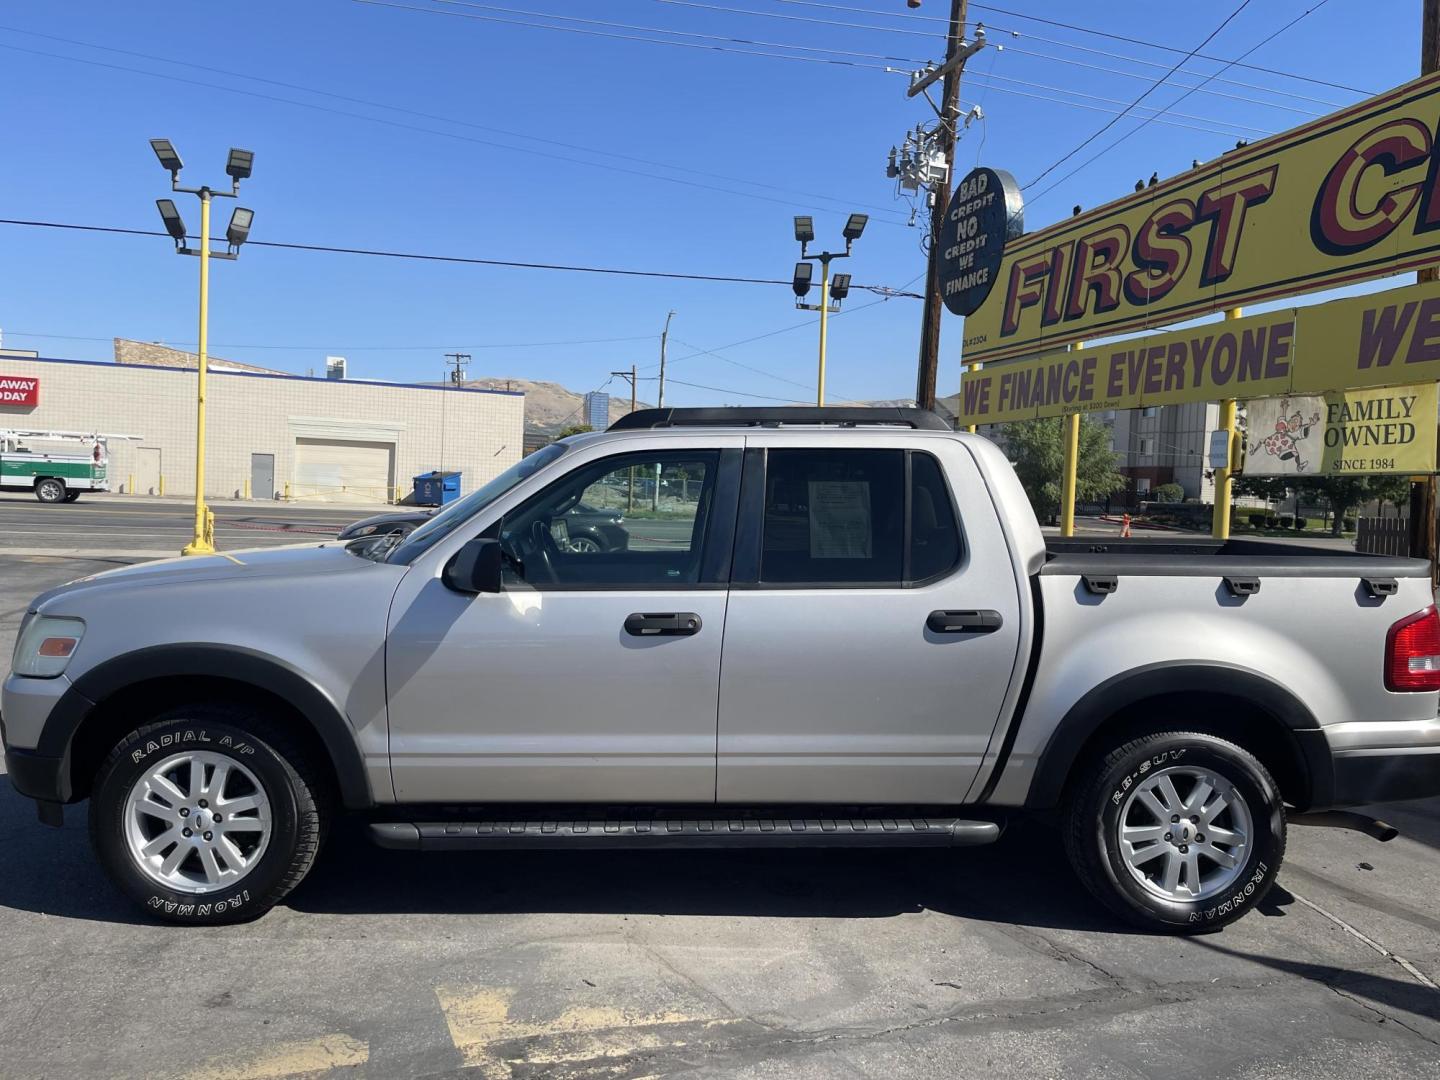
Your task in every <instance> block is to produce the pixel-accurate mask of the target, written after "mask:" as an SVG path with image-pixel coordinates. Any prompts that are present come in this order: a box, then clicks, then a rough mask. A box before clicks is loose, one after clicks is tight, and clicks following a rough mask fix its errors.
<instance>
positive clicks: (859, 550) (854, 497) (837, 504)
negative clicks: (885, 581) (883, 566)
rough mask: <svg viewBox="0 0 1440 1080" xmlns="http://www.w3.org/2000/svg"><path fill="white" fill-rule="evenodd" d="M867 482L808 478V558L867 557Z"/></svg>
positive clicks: (868, 540) (868, 484) (869, 553)
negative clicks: (809, 479)
mask: <svg viewBox="0 0 1440 1080" xmlns="http://www.w3.org/2000/svg"><path fill="white" fill-rule="evenodd" d="M870 555H871V551H870V483H869V481H867V480H858V481H857V480H811V481H810V557H811V558H812V559H868V558H870Z"/></svg>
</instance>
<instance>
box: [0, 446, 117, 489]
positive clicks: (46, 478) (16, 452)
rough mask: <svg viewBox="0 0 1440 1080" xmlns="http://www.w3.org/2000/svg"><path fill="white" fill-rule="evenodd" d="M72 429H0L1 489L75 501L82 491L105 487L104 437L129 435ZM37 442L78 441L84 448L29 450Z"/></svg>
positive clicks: (107, 481)
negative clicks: (65, 451) (72, 451)
mask: <svg viewBox="0 0 1440 1080" xmlns="http://www.w3.org/2000/svg"><path fill="white" fill-rule="evenodd" d="M130 437H131V436H125V435H119V436H117V435H97V434H86V433H83V432H73V431H4V432H0V490H4V491H33V492H34V493H35V497H36V498H37V499H39V500H40V501H41V502H43V503H59V502H74V501H75V500H76V499H78V498H80V493H81V492H84V491H108V490H109V489H110V481H109V479H108V478H107V470H106V466H107V465H108V464H109V457H110V456H109V453H108V449H107V445H106V444H107V441H108V440H109V439H113V438H122V439H123V438H130ZM29 441H36V442H79V443H81V444H82V445H84V446H85V448H86V449H85V452H84V453H79V454H63V453H51V452H48V451H43V450H32V449H30V447H29V446H27V445H26V443H27V442H29Z"/></svg>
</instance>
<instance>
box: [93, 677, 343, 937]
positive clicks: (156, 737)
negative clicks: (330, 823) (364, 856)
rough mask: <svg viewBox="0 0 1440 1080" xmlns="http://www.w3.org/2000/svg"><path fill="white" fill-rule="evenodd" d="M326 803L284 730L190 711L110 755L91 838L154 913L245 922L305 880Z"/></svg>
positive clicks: (136, 734) (97, 791)
mask: <svg viewBox="0 0 1440 1080" xmlns="http://www.w3.org/2000/svg"><path fill="white" fill-rule="evenodd" d="M326 805H327V802H326V799H325V789H324V787H323V785H322V783H321V782H320V779H319V777H318V775H317V774H316V772H315V769H314V767H313V764H312V762H311V761H310V760H309V758H308V756H307V755H306V753H305V752H304V751H303V750H302V749H301V747H299V746H298V745H296V744H295V743H294V742H293V741H292V740H291V739H290V738H289V737H288V736H287V735H286V733H285V732H284V731H282V730H280V729H279V728H278V727H276V726H274V725H272V724H269V723H267V722H266V721H265V720H264V719H263V718H262V717H260V716H257V715H254V714H252V713H250V712H249V711H247V710H245V709H239V708H226V707H218V706H214V705H195V706H190V707H185V708H179V709H175V710H172V711H171V712H169V713H167V714H166V715H164V716H162V717H160V718H159V719H157V720H156V721H155V722H154V723H149V724H145V725H143V726H142V727H140V728H137V729H136V730H135V731H132V732H131V733H130V734H129V735H127V736H125V738H123V739H122V740H120V742H119V744H118V745H117V746H116V747H115V748H114V749H113V750H112V751H111V752H110V755H109V757H108V758H106V760H105V763H104V764H103V765H101V767H100V771H99V773H98V774H97V775H96V778H95V785H94V788H93V792H92V794H91V798H90V839H91V842H92V844H93V845H94V847H95V851H96V853H97V855H98V856H99V858H100V862H101V863H102V864H103V865H104V867H105V870H106V872H107V873H108V874H109V875H110V878H111V880H113V881H114V882H115V884H116V885H117V886H119V888H120V889H121V891H122V892H124V893H125V894H126V895H128V896H129V897H130V898H131V899H133V900H134V901H136V902H137V903H138V904H140V905H141V906H142V907H144V908H146V909H147V910H148V911H149V912H150V914H152V915H154V916H155V917H157V918H161V919H165V920H168V921H170V922H178V923H185V924H189V925H197V924H199V925H215V924H219V923H233V922H244V921H247V920H249V919H253V918H256V917H257V916H259V915H262V914H264V913H265V912H266V911H268V910H269V909H270V908H271V907H273V906H274V905H275V904H276V903H278V902H279V901H280V900H281V899H282V898H283V897H284V896H285V895H286V894H287V893H288V892H290V890H291V889H293V888H295V886H296V885H298V884H299V883H300V882H301V880H302V879H303V878H304V877H305V875H306V874H307V873H308V872H309V870H310V867H311V865H312V864H313V863H314V861H315V855H316V853H317V852H318V851H319V848H320V843H321V840H322V839H323V836H324V831H325V826H326V823H327V817H328V814H327V812H326Z"/></svg>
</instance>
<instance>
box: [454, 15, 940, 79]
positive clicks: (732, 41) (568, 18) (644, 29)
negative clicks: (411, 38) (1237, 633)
mask: <svg viewBox="0 0 1440 1080" xmlns="http://www.w3.org/2000/svg"><path fill="white" fill-rule="evenodd" d="M430 3H432V4H443V5H446V6H450V7H465V8H474V9H476V10H478V11H493V12H498V13H500V14H502V15H524V16H525V17H527V18H531V19H555V20H558V21H559V22H568V23H580V24H581V25H582V26H603V27H606V28H607V29H612V30H635V31H637V32H639V33H643V34H668V35H669V36H671V37H681V38H693V39H696V40H700V41H721V42H725V43H726V44H729V45H745V46H756V47H760V48H766V49H791V50H795V51H798V52H820V53H831V54H833V55H835V56H849V57H857V58H859V59H861V60H893V61H895V62H896V63H901V64H924V63H926V62H927V61H925V60H921V59H917V58H916V57H913V56H887V55H884V54H882V53H867V52H852V51H849V50H846V49H833V48H830V47H829V46H812V45H795V44H792V43H788V42H781V41H758V40H755V39H752V38H737V37H729V36H727V35H724V34H702V33H699V32H697V31H693V30H672V29H670V28H669V27H664V26H638V25H635V24H633V23H618V22H610V21H608V20H605V19H583V18H580V17H578V16H574V15H560V14H557V13H555V12H550V11H525V10H523V9H521V8H508V7H500V6H499V5H497V4H482V3H479V2H478V0H430ZM557 29H558V28H557Z"/></svg>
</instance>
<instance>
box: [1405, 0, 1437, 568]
mask: <svg viewBox="0 0 1440 1080" xmlns="http://www.w3.org/2000/svg"><path fill="white" fill-rule="evenodd" d="M1437 68H1440V0H1425V3H1424V7H1423V8H1422V9H1421V12H1420V74H1421V75H1428V74H1430V72H1432V71H1435V70H1436V69H1437ZM1415 277H1416V280H1418V281H1421V282H1426V281H1435V280H1437V277H1440V273H1437V268H1436V267H1433V266H1426V267H1424V268H1422V269H1421V270H1420V271H1419V273H1417V274H1416V275H1415ZM1416 479H1417V482H1415V483H1412V484H1411V485H1410V554H1411V555H1413V556H1415V557H1417V558H1421V559H1429V560H1430V580H1431V582H1432V583H1433V582H1434V581H1435V578H1436V576H1437V565H1436V557H1437V550H1436V549H1437V545H1436V535H1435V515H1436V511H1437V508H1436V491H1435V473H1434V472H1433V471H1432V472H1431V473H1430V475H1429V476H1424V477H1417V478H1416Z"/></svg>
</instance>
